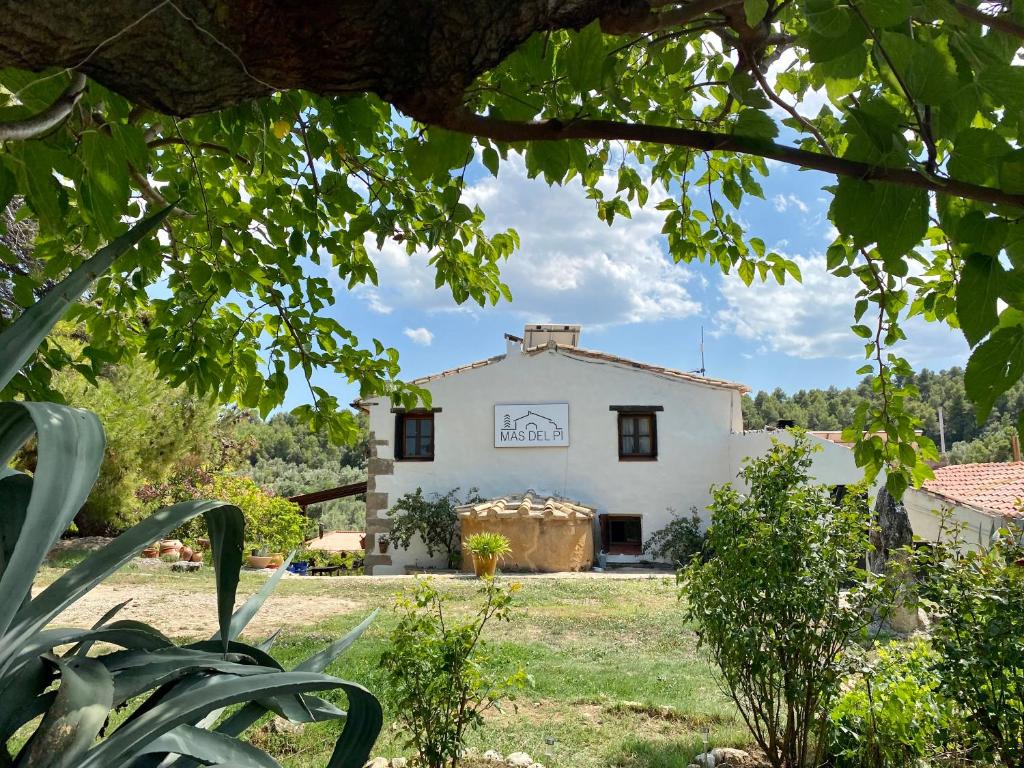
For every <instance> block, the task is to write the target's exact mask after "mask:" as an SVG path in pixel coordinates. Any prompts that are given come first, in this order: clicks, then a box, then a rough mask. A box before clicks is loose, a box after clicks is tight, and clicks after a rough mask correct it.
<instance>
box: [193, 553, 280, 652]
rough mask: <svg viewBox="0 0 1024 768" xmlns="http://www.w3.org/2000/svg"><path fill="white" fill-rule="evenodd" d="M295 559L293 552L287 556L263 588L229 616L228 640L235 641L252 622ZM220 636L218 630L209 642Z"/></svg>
mask: <svg viewBox="0 0 1024 768" xmlns="http://www.w3.org/2000/svg"><path fill="white" fill-rule="evenodd" d="M293 557H295V551H294V550H292V552H291V553H290V554H289V555H288V558H287V559H286V560H285V561H284V562H283V563H281V565H280V567H278V569H277V570H276V571H274V573H273V575H272V576H271V577H270V578H269V579H267V580H266V582H264V584H263V586H262V587H260V589H259V591H258V592H256V594H254V595H252V596H251V597H250V598H249V599H248V600H246V601H245V602H244V603H243V604H242V605H241V607H239V609H238V610H237V611H235V612H234V614H232V616H231V625H230V626H229V627H228V640H237V639H238V636H239V635H240V634H242V630H243V629H245V627H246V626H247V625H248V624H249V622H250V621H252V617H253V616H255V615H256V612H257V611H258V610H259V609H260V608H262V607H263V603H265V602H266V601H267V598H268V597H270V594H271V593H272V592H273V591H274V588H275V587H276V586H277V582H279V581H280V580H281V577H282V576H284V574H285V572H286V571H287V570H288V566H289V565H291V564H292V558H293ZM220 636H221V633H220V630H217V632H215V633H214V635H213V637H212V638H210V639H211V640H219V639H220Z"/></svg>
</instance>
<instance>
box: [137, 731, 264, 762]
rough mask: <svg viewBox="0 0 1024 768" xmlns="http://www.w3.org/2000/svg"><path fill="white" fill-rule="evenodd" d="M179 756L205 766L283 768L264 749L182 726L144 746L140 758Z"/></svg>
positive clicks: (210, 732) (212, 732)
mask: <svg viewBox="0 0 1024 768" xmlns="http://www.w3.org/2000/svg"><path fill="white" fill-rule="evenodd" d="M166 753H171V754H178V755H186V756H188V757H192V758H195V759H197V760H200V761H202V762H203V764H205V765H228V764H230V765H238V766H245V768H250V766H251V767H252V768H280V763H278V762H277V761H276V760H274V759H273V758H272V757H270V755H268V754H267V753H266V752H264V751H263V750H261V749H257V748H256V747H254V746H252V745H251V744H249V743H247V742H244V741H239V740H238V739H234V738H232V737H230V736H224V735H223V734H220V733H217V732H216V731H207V730H204V729H202V728H196V727H195V726H193V725H188V724H184V725H179V726H178V727H177V728H175V729H173V730H171V731H169V732H167V733H165V734H163V735H162V736H158V737H157V738H155V739H153V741H151V742H150V743H149V744H145V745H143V747H142V748H141V749H139V751H138V752H137V753H136V754H140V755H146V754H166Z"/></svg>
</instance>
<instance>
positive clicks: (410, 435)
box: [395, 411, 434, 461]
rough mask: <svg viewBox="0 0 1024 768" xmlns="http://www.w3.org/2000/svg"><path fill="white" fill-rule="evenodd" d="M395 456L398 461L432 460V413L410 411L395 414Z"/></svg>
mask: <svg viewBox="0 0 1024 768" xmlns="http://www.w3.org/2000/svg"><path fill="white" fill-rule="evenodd" d="M395 458H396V459H398V460H400V461H433V460H434V414H433V413H432V412H429V411H423V412H419V411H412V412H408V413H405V412H403V413H397V414H395Z"/></svg>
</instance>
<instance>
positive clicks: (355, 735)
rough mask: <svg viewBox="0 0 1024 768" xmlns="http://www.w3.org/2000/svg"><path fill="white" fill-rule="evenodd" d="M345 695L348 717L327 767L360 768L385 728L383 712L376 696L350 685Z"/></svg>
mask: <svg viewBox="0 0 1024 768" xmlns="http://www.w3.org/2000/svg"><path fill="white" fill-rule="evenodd" d="M345 695H346V696H348V716H347V717H346V718H345V727H344V728H343V729H342V731H341V736H340V737H339V738H338V743H337V744H335V745H334V752H333V753H332V754H331V759H330V760H329V761H328V762H327V768H363V765H364V764H365V763H366V761H367V760H368V759H369V758H370V750H372V749H373V745H374V743H375V742H376V741H377V735H378V734H379V733H380V729H381V726H383V725H384V712H383V711H382V710H381V707H380V702H379V701H377V697H376V696H374V695H373V694H372V693H370V692H369V691H368V690H366V689H365V688H363V687H362V686H361V685H355V684H352V683H350V684H349V685H347V686H346V687H345Z"/></svg>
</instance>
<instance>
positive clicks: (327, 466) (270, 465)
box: [236, 413, 367, 530]
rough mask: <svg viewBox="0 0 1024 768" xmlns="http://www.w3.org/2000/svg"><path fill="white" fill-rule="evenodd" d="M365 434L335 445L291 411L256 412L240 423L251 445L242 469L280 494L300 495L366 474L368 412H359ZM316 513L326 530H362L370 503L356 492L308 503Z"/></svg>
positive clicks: (240, 430) (311, 512)
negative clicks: (352, 495) (266, 414)
mask: <svg viewBox="0 0 1024 768" xmlns="http://www.w3.org/2000/svg"><path fill="white" fill-rule="evenodd" d="M359 425H360V430H359V434H360V440H359V442H358V443H355V444H353V445H342V446H337V445H332V444H331V443H330V441H329V440H328V439H327V436H326V435H324V434H316V433H313V432H310V431H309V427H308V426H306V425H305V424H301V423H300V422H299V420H298V419H297V418H295V417H294V416H292V415H291V414H289V413H281V414H277V415H276V416H274V417H272V418H271V419H269V420H268V421H261V420H259V419H257V418H252V419H250V420H248V421H243V422H241V423H240V424H239V425H238V427H236V434H237V435H238V437H239V438H241V439H242V440H243V442H244V443H245V445H246V446H247V448H246V451H245V455H244V457H243V460H242V461H240V462H239V468H238V471H239V473H240V474H246V475H248V476H250V477H251V478H252V479H253V480H255V481H256V482H257V483H259V484H260V485H262V486H265V487H267V488H270V489H271V490H273V491H274V492H275V493H276V494H277V495H278V496H295V495H297V494H300V493H311V492H312V491H320V490H324V489H325V488H334V487H336V486H339V485H348V484H349V483H356V482H359V481H361V480H365V479H366V434H367V433H366V417H365V415H363V414H360V416H359ZM307 512H308V514H309V515H310V516H311V517H314V518H316V519H318V521H319V522H320V523H322V524H323V525H324V527H325V528H327V530H359V529H362V527H363V525H364V523H365V520H366V507H365V503H364V502H363V501H362V500H357V499H355V498H348V499H336V500H335V501H328V502H325V503H323V504H317V505H316V506H312V507H309V509H308V510H307Z"/></svg>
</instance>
